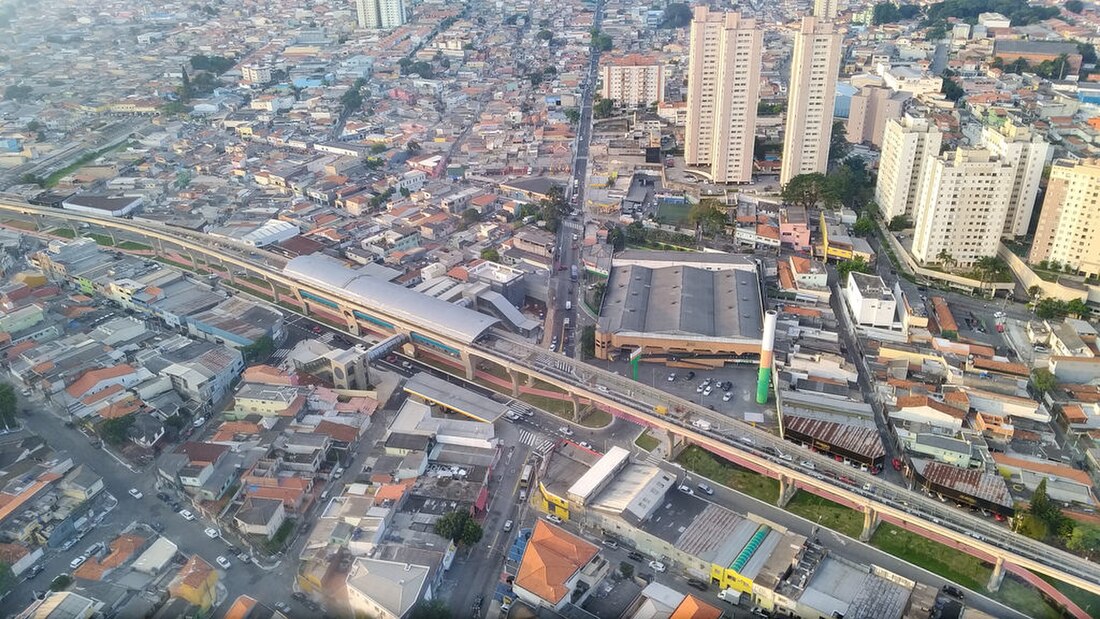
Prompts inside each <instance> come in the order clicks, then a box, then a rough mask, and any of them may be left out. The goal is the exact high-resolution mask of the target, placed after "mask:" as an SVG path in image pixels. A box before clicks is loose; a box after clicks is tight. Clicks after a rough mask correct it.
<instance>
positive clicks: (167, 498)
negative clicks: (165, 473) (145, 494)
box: [157, 492, 172, 503]
mask: <svg viewBox="0 0 1100 619" xmlns="http://www.w3.org/2000/svg"><path fill="white" fill-rule="evenodd" d="M157 498H158V499H160V500H162V501H164V502H165V503H167V502H168V501H171V500H172V497H170V496H168V494H167V493H165V492H158V493H157Z"/></svg>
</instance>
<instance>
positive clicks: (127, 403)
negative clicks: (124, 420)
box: [99, 395, 144, 419]
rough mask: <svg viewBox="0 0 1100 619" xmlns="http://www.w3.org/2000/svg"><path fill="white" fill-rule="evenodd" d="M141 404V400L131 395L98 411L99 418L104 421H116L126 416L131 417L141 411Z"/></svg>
mask: <svg viewBox="0 0 1100 619" xmlns="http://www.w3.org/2000/svg"><path fill="white" fill-rule="evenodd" d="M142 404H144V402H142V401H141V398H139V397H137V396H136V395H131V396H129V397H127V398H124V399H122V400H119V401H118V402H115V403H114V404H111V405H110V406H108V407H107V408H105V409H103V410H101V411H99V416H100V417H102V418H104V419H118V418H119V417H125V416H126V415H133V414H134V413H136V412H138V411H139V410H141V406H142Z"/></svg>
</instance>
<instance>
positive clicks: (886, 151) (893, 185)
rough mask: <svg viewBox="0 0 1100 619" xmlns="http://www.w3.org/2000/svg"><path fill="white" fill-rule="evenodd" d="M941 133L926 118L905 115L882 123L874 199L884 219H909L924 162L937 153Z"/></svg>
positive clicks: (938, 151) (918, 193)
mask: <svg viewBox="0 0 1100 619" xmlns="http://www.w3.org/2000/svg"><path fill="white" fill-rule="evenodd" d="M942 143H943V134H942V133H941V132H940V130H939V127H937V126H936V125H935V124H934V123H931V122H929V121H928V119H926V118H922V117H916V116H909V115H906V116H904V117H902V118H900V119H891V120H888V121H887V122H886V127H885V129H884V130H883V134H882V155H881V157H880V158H879V166H878V181H877V182H876V184H875V202H876V203H878V206H879V210H880V211H881V212H882V215H883V217H885V218H886V220H887V221H889V220H890V219H892V218H894V217H897V216H898V215H907V216H909V218H910V219H912V218H913V212H914V211H915V210H916V206H917V200H918V198H919V197H920V187H921V180H922V178H923V177H924V170H925V166H926V165H927V164H930V163H931V162H932V160H933V159H934V158H935V157H936V156H938V155H939V154H940V146H941V144H942Z"/></svg>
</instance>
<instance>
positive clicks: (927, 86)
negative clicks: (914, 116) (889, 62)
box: [882, 66, 943, 97]
mask: <svg viewBox="0 0 1100 619" xmlns="http://www.w3.org/2000/svg"><path fill="white" fill-rule="evenodd" d="M882 83H883V84H885V85H886V87H887V88H890V89H891V90H894V91H897V92H905V93H909V94H910V95H912V96H914V97H917V96H920V95H928V94H935V93H938V92H939V91H940V90H941V89H942V88H943V78H942V77H940V76H938V75H932V74H931V73H929V72H928V71H924V70H921V69H915V68H913V67H904V66H902V67H890V68H889V69H887V70H885V71H883V72H882Z"/></svg>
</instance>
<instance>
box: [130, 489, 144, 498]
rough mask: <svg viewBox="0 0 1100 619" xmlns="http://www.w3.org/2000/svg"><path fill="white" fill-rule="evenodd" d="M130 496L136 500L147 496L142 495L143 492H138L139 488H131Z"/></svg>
mask: <svg viewBox="0 0 1100 619" xmlns="http://www.w3.org/2000/svg"><path fill="white" fill-rule="evenodd" d="M130 496H132V497H134V498H135V499H140V498H141V497H143V496H145V495H144V494H142V493H141V491H140V490H138V489H137V488H130Z"/></svg>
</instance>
